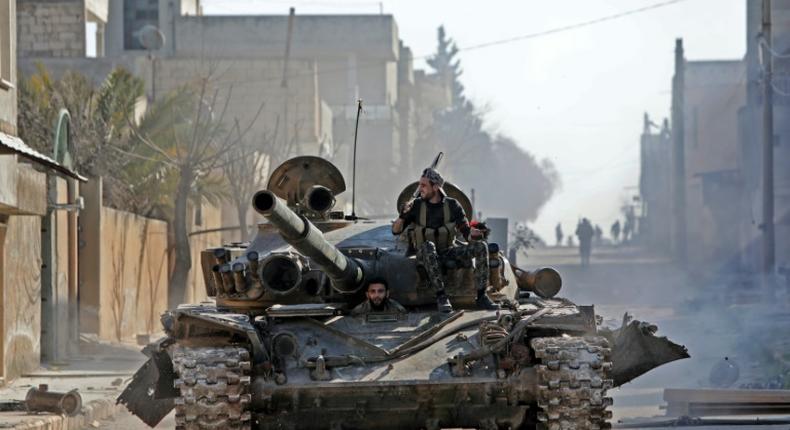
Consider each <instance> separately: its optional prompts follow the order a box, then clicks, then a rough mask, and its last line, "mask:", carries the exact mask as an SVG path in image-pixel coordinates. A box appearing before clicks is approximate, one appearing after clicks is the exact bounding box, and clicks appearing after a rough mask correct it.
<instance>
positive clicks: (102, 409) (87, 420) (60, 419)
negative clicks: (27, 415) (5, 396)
mask: <svg viewBox="0 0 790 430" xmlns="http://www.w3.org/2000/svg"><path fill="white" fill-rule="evenodd" d="M123 407H124V406H123V405H118V404H116V403H115V399H112V398H108V399H98V400H92V401H90V402H88V403H87V404H86V405H85V406H83V407H82V411H81V412H80V414H78V415H75V416H73V417H67V416H65V415H43V416H41V417H36V418H31V419H29V420H25V421H23V422H21V423H19V424H17V425H16V426H14V429H15V430H39V429H40V430H80V429H83V428H85V427H88V426H90V425H91V423H93V422H94V421H98V420H103V419H107V418H109V417H111V416H113V415H115V414H116V413H118V412H120V411H121V410H122V408H123Z"/></svg>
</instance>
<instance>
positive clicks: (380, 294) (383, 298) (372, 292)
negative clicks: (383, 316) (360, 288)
mask: <svg viewBox="0 0 790 430" xmlns="http://www.w3.org/2000/svg"><path fill="white" fill-rule="evenodd" d="M365 296H366V297H367V300H365V301H364V302H362V303H360V304H358V305H357V306H356V307H355V308H354V309H352V310H351V315H352V316H361V315H367V314H369V313H371V312H393V313H406V308H404V307H403V306H401V304H400V303H398V302H396V301H395V300H393V299H391V298H390V291H389V286H388V285H387V282H386V281H385V280H383V279H371V280H370V282H368V286H367V289H366V290H365Z"/></svg>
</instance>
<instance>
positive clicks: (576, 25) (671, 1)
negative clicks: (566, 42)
mask: <svg viewBox="0 0 790 430" xmlns="http://www.w3.org/2000/svg"><path fill="white" fill-rule="evenodd" d="M684 1H687V0H668V1H664V2H660V3H654V4H651V5H648V6H645V7H640V8H637V9H631V10H627V11H624V12H620V13H616V14H612V15H607V16H602V17H600V18H595V19H591V20H589V21H582V22H577V23H574V24H569V25H564V26H561V27H556V28H552V29H549V30H543V31H538V32H536V33H529V34H524V35H521V36H514V37H509V38H507V39H500V40H494V41H491V42H485V43H479V44H477V45H470V46H467V47H464V48H458V50H459V51H472V50H475V49H482V48H488V47H490V46H497V45H503V44H506V43H513V42H520V41H522V40H528V39H534V38H536V37H541V36H548V35H550V34H556V33H562V32H565V31H570V30H577V29H580V28H584V27H589V26H591V25H595V24H600V23H602V22H607V21H614V20H617V19H620V18H625V17H627V16H631V15H636V14H639V13H643V12H647V11H651V10H654V9H659V8H662V7H666V6H670V5H673V4H676V3H681V2H684ZM415 58H416V57H415Z"/></svg>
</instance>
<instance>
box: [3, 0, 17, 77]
mask: <svg viewBox="0 0 790 430" xmlns="http://www.w3.org/2000/svg"><path fill="white" fill-rule="evenodd" d="M14 1H15V0H0V89H4V90H7V89H10V88H13V87H14V85H13V83H12V82H13V81H12V79H11V70H12V69H13V68H12V60H13V57H12V55H11V36H12V33H11V32H12V28H11V17H12V15H13V12H14V11H12V10H11V3H12V2H14Z"/></svg>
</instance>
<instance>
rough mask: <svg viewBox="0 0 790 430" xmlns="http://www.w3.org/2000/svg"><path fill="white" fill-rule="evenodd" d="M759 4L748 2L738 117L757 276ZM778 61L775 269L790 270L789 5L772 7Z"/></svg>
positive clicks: (778, 1)
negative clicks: (742, 100) (743, 88)
mask: <svg viewBox="0 0 790 430" xmlns="http://www.w3.org/2000/svg"><path fill="white" fill-rule="evenodd" d="M761 3H762V2H760V1H756V0H749V1H748V2H747V26H746V30H747V34H746V56H745V60H744V62H745V67H746V100H745V103H744V104H743V105H742V108H741V109H740V111H739V113H738V137H739V141H740V151H741V158H742V165H743V169H742V175H743V176H742V178H743V194H742V199H741V205H742V206H743V207H744V208H748V216H744V217H743V218H742V222H741V232H742V239H741V240H742V243H743V246H744V247H745V251H746V252H744V254H743V257H742V261H743V264H744V266H745V267H747V268H749V270H752V271H759V269H760V267H761V262H762V255H763V254H762V230H761V229H760V224H761V223H762V218H763V216H762V171H763V169H762V136H763V133H762V115H763V114H762V112H763V111H762V105H763V96H762V93H763V86H762V82H763V81H762V75H763V69H762V65H761V61H760V57H761V55H760V50H761V47H760V46H759V44H758V35H759V34H760V32H761V31H762V28H761V16H762V8H761ZM772 21H773V26H772V33H773V40H772V45H773V51H774V53H776V54H778V56H774V58H773V61H774V78H773V79H774V85H773V90H774V91H773V102H774V130H773V132H774V225H775V234H774V236H775V240H776V265H777V267H779V268H785V269H787V268H790V170H789V169H787V168H786V166H788V165H790V145H788V144H787V142H790V121H787V118H790V96H789V94H790V80H788V76H789V74H790V59H789V58H788V56H789V55H790V0H773V1H772Z"/></svg>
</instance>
